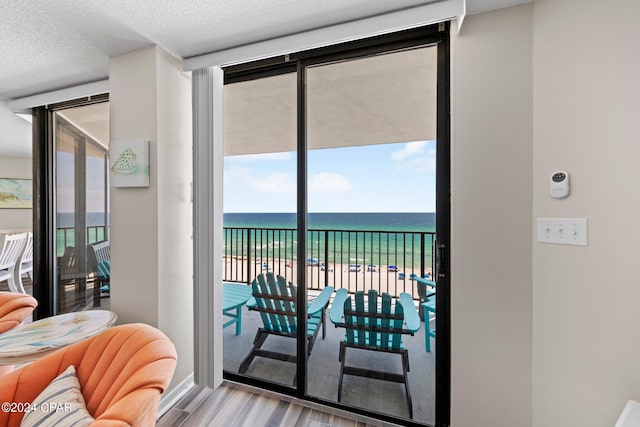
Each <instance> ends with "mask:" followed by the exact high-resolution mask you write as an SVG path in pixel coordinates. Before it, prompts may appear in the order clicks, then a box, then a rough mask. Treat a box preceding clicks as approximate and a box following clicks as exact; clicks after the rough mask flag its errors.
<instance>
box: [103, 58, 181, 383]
mask: <svg viewBox="0 0 640 427" xmlns="http://www.w3.org/2000/svg"><path fill="white" fill-rule="evenodd" d="M180 69H181V67H180V64H179V63H178V62H177V61H175V60H174V59H173V58H171V57H170V56H169V55H168V54H166V53H165V52H163V51H162V50H161V49H160V48H158V47H150V48H145V49H140V50H138V51H134V52H130V53H127V54H124V55H120V56H117V57H114V58H111V60H110V70H109V85H110V134H111V140H112V141H116V140H129V139H145V140H149V141H150V149H149V151H150V186H149V187H148V188H112V189H111V286H112V290H111V308H112V310H114V311H115V312H116V313H118V322H119V323H130V322H143V323H148V324H150V325H153V326H156V327H158V328H159V329H161V330H162V331H163V332H164V333H165V334H166V335H167V336H168V337H169V338H170V339H171V341H172V342H173V343H174V345H175V346H176V349H177V351H178V366H177V368H176V372H175V375H174V377H173V381H172V384H171V385H170V388H173V387H174V386H175V385H176V384H178V383H180V382H181V381H183V380H184V379H185V378H186V377H187V376H189V375H190V374H191V372H193V250H192V248H193V242H192V240H191V233H192V213H191V212H192V209H191V200H190V187H189V183H190V181H191V179H192V165H191V145H192V141H191V85H190V79H189V77H188V76H187V75H185V74H184V73H182V72H181V71H180Z"/></svg>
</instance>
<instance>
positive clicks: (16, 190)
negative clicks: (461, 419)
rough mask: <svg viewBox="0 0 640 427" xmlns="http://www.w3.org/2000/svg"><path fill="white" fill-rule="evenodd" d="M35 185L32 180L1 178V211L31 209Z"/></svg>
mask: <svg viewBox="0 0 640 427" xmlns="http://www.w3.org/2000/svg"><path fill="white" fill-rule="evenodd" d="M32 207H33V184H32V183H31V180H30V179H18V178H0V209H31V208H32Z"/></svg>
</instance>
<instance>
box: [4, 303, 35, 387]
mask: <svg viewBox="0 0 640 427" xmlns="http://www.w3.org/2000/svg"><path fill="white" fill-rule="evenodd" d="M37 306H38V301H36V299H35V298H33V297H32V296H30V295H27V294H20V293H16V292H0V334H1V333H3V332H7V331H8V330H9V329H13V328H15V327H16V326H18V325H20V324H21V323H22V322H23V321H24V319H26V318H27V317H29V315H30V314H31V313H32V312H33V310H34V309H35V308H36V307H37ZM11 371H13V365H11V366H0V376H2V375H4V374H6V373H7V372H11Z"/></svg>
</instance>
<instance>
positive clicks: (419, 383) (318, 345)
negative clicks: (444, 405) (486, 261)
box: [223, 307, 435, 424]
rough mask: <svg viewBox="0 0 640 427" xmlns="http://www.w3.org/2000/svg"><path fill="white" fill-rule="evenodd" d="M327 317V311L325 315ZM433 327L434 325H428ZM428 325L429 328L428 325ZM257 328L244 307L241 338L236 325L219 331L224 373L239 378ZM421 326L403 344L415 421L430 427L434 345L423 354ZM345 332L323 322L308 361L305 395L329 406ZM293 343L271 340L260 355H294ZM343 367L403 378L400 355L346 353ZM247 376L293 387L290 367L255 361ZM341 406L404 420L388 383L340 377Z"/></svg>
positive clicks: (402, 403)
mask: <svg viewBox="0 0 640 427" xmlns="http://www.w3.org/2000/svg"><path fill="white" fill-rule="evenodd" d="M327 317H328V310H327ZM432 322H433V320H432ZM432 325H433V323H432ZM261 326H262V321H261V319H260V315H259V313H257V312H253V311H249V310H248V309H247V308H246V307H244V308H243V313H242V334H241V335H239V336H236V335H235V325H231V326H229V327H227V328H225V329H224V331H223V334H224V338H223V339H224V369H225V370H226V371H230V372H234V373H237V372H238V367H239V365H240V363H241V361H242V360H243V359H244V357H245V356H246V355H247V354H248V353H249V351H250V349H251V347H252V343H253V338H254V336H255V333H256V331H257V330H258V328H259V327H261ZM424 331H425V328H424V323H423V324H422V327H421V328H420V330H419V331H418V332H417V333H416V334H415V335H414V336H410V335H407V336H405V337H404V338H403V342H404V345H405V348H407V349H408V350H409V364H410V369H411V370H410V371H409V386H410V391H411V396H412V400H413V414H414V417H413V418H414V421H417V422H420V423H428V424H433V423H434V420H435V415H434V402H435V340H431V352H430V353H427V352H426V351H425V341H424ZM343 334H344V329H342V328H336V327H334V326H333V324H332V323H331V321H329V320H328V319H327V335H326V338H325V339H324V340H323V339H322V331H320V332H319V334H318V338H317V339H316V342H315V345H314V347H313V351H312V352H311V356H310V357H309V359H308V379H307V383H308V394H309V395H310V396H313V397H316V398H320V399H323V400H328V401H333V402H335V401H337V393H338V380H339V374H340V362H339V361H338V350H339V345H340V340H341V339H342V337H343ZM295 345H296V344H295V340H293V339H291V338H285V337H278V336H274V335H271V336H269V338H267V340H266V342H265V344H264V345H263V347H262V348H263V349H267V350H269V349H271V350H277V351H279V352H283V351H284V352H288V353H290V354H295ZM347 363H348V364H349V365H354V366H359V367H363V368H367V367H368V368H372V369H381V370H387V371H391V372H395V373H402V364H401V357H400V355H396V354H389V353H382V352H374V351H366V350H357V349H349V350H347ZM246 375H248V376H252V377H257V378H261V379H269V380H270V381H274V382H277V383H281V384H285V385H292V384H293V380H294V375H295V365H294V364H292V363H288V362H282V361H278V360H272V359H266V358H262V357H256V358H255V359H254V361H253V363H252V364H251V366H250V367H249V369H248V371H247V373H246ZM341 403H343V404H345V405H349V406H353V407H356V408H363V409H367V410H371V411H375V412H381V413H385V414H387V415H391V416H394V417H398V418H408V417H409V412H408V409H407V403H406V397H405V391H404V385H403V384H399V383H393V382H389V381H381V380H375V379H369V378H359V377H353V376H348V375H347V376H345V377H344V380H343V390H342V402H341Z"/></svg>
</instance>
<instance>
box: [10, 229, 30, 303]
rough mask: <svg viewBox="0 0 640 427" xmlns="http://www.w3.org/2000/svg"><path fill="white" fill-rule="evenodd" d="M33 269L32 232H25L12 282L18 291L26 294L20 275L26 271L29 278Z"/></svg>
mask: <svg viewBox="0 0 640 427" xmlns="http://www.w3.org/2000/svg"><path fill="white" fill-rule="evenodd" d="M32 271H33V233H32V232H30V231H29V232H28V233H27V240H26V244H25V245H24V248H23V250H22V253H21V254H20V258H19V259H18V262H16V266H15V269H14V274H15V277H14V282H15V284H16V287H17V288H18V291H19V292H22V293H23V294H26V293H27V292H26V291H25V290H24V284H23V283H22V276H23V275H24V274H25V273H26V274H27V275H28V276H29V278H31V274H30V273H31V272H32Z"/></svg>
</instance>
